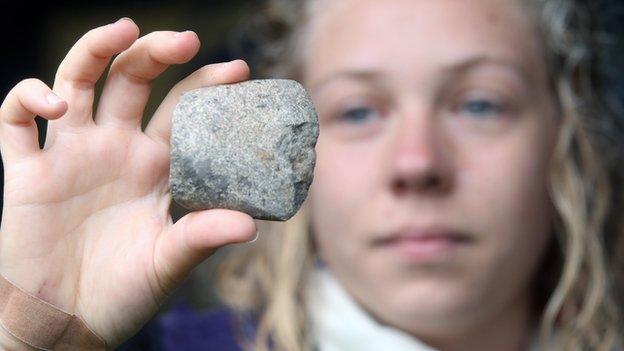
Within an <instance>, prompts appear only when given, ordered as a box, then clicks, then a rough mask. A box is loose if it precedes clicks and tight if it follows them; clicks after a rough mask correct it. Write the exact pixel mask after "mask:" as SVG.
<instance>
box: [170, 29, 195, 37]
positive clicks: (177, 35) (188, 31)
mask: <svg viewBox="0 0 624 351" xmlns="http://www.w3.org/2000/svg"><path fill="white" fill-rule="evenodd" d="M190 32H191V31H190V30H185V31H184V32H178V33H175V34H174V35H173V36H174V37H175V38H177V37H179V36H181V35H182V34H184V33H190Z"/></svg>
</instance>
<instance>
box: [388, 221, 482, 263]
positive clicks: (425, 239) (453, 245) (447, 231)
mask: <svg viewBox="0 0 624 351" xmlns="http://www.w3.org/2000/svg"><path fill="white" fill-rule="evenodd" d="M472 241H473V238H472V237H471V236H469V235H467V234H465V233H463V232H460V231H457V230H453V229H451V228H449V227H444V226H430V227H415V226H412V227H404V229H401V230H398V231H395V232H391V233H390V234H388V235H386V236H384V237H382V238H379V239H378V240H377V241H376V245H377V246H378V247H380V248H384V249H389V250H391V251H392V253H393V254H398V255H399V256H400V257H404V258H407V259H409V260H410V261H418V262H425V261H434V260H441V259H444V258H448V257H450V256H451V255H452V254H453V252H455V250H457V249H458V248H460V247H462V246H465V245H467V244H469V243H471V242H472Z"/></svg>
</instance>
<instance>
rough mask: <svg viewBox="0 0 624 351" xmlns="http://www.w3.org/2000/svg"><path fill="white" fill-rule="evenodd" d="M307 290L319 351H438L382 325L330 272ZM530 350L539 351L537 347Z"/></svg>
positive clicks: (320, 275)
mask: <svg viewBox="0 0 624 351" xmlns="http://www.w3.org/2000/svg"><path fill="white" fill-rule="evenodd" d="M308 286H309V293H308V296H309V314H310V318H311V324H312V337H313V338H314V340H316V346H317V348H318V350H319V351H352V350H357V351H386V350H392V351H436V350H435V349H433V348H431V347H430V346H427V345H425V344H424V343H423V342H421V341H419V340H418V339H416V338H414V337H413V336H411V335H409V334H407V333H405V332H403V331H401V330H399V329H396V328H392V327H389V326H385V325H382V324H379V323H378V322H377V321H376V320H374V319H373V318H372V317H371V316H370V315H369V314H368V313H367V312H366V311H365V310H364V309H362V307H361V306H359V305H358V304H357V303H356V302H355V301H354V300H353V298H352V297H351V296H350V295H349V294H348V293H347V292H346V291H345V290H344V288H343V287H342V286H341V285H340V283H339V282H338V281H337V279H336V278H335V277H334V276H333V275H332V274H331V273H330V272H329V271H328V270H327V269H322V268H321V269H317V270H316V271H315V272H314V273H313V275H312V281H311V284H309V285H308ZM530 350H533V351H537V349H536V347H535V343H534V345H533V346H532V347H531V348H530Z"/></svg>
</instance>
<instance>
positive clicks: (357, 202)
mask: <svg viewBox="0 0 624 351" xmlns="http://www.w3.org/2000/svg"><path fill="white" fill-rule="evenodd" d="M316 154H317V161H316V168H315V170H314V182H313V184H312V186H311V189H310V200H311V202H312V203H313V204H318V206H316V207H317V208H318V209H320V210H321V212H323V210H324V211H327V212H333V213H335V214H336V215H340V216H344V215H349V216H353V215H355V213H357V212H358V211H359V207H360V206H363V205H364V204H363V203H362V202H363V201H362V200H365V199H370V193H371V191H373V189H374V188H375V184H374V183H375V181H376V179H378V176H377V174H378V171H379V167H378V165H377V162H376V161H375V160H376V159H377V158H376V156H375V150H374V146H373V145H370V144H359V145H357V144H348V143H341V142H336V141H333V140H331V139H329V138H327V139H323V138H319V141H318V143H317V147H316ZM313 206H314V205H313Z"/></svg>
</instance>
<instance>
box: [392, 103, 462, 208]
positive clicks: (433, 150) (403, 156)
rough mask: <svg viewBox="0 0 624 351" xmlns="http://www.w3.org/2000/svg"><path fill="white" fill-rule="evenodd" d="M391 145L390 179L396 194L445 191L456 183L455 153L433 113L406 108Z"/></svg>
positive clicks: (396, 127)
mask: <svg viewBox="0 0 624 351" xmlns="http://www.w3.org/2000/svg"><path fill="white" fill-rule="evenodd" d="M397 117H398V123H396V124H395V130H394V133H393V134H394V137H393V138H392V139H393V140H392V141H391V147H390V150H391V151H390V157H389V160H390V163H391V164H390V172H391V173H390V182H391V188H392V191H393V193H394V194H395V195H397V196H405V195H408V194H410V193H424V192H426V193H437V194H440V193H443V192H446V191H448V190H449V189H450V187H451V185H452V153H451V148H450V147H449V146H448V144H449V143H448V142H447V141H446V140H445V136H444V130H443V128H442V126H441V123H440V121H438V120H436V118H435V114H434V113H433V112H428V111H424V110H422V109H421V110H420V111H419V110H417V109H415V108H413V109H411V111H407V110H406V111H404V112H403V113H401V114H400V115H399V116H397Z"/></svg>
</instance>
